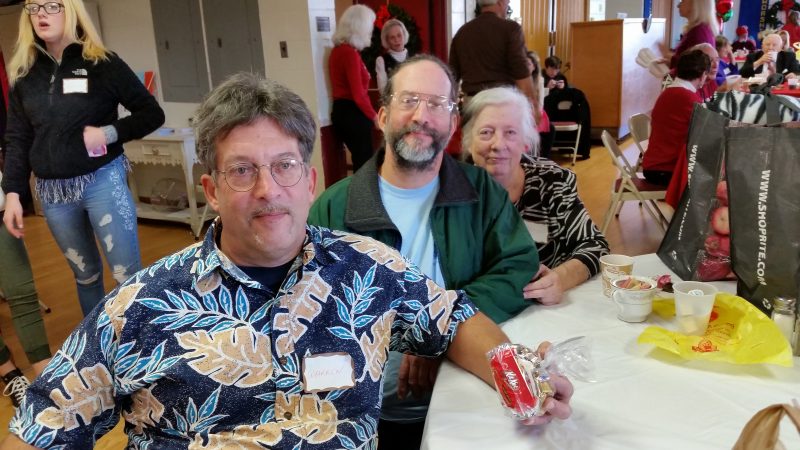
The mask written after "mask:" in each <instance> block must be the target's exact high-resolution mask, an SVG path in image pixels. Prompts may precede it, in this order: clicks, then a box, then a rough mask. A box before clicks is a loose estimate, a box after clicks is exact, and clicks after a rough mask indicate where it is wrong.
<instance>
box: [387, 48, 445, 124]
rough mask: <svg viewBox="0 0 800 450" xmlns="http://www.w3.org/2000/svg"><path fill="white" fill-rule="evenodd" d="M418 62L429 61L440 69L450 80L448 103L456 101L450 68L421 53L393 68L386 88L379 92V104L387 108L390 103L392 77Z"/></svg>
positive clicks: (435, 58) (392, 88) (433, 57)
mask: <svg viewBox="0 0 800 450" xmlns="http://www.w3.org/2000/svg"><path fill="white" fill-rule="evenodd" d="M420 61H430V62H432V63H434V64H436V65H437V66H439V68H440V69H442V72H444V73H445V75H447V79H448V80H450V101H452V102H456V101H458V85H457V84H456V78H455V76H454V75H453V71H452V70H450V66H448V65H447V64H445V63H444V62H442V60H441V59H439V58H437V57H435V56H433V55H428V54H425V53H421V54H419V55H415V56H412V57H411V58H408V59H407V60H405V61H403V62H401V63H400V64H398V65H397V67H395V68H394V70H392V73H391V74H390V75H389V79H388V80H387V81H386V86H384V88H383V92H381V104H382V105H383V106H389V104H390V103H391V102H392V94H394V77H396V76H397V74H398V73H400V71H401V70H403V68H405V67H408V66H410V65H413V64H416V63H418V62H420ZM453 111H457V109H456V108H453Z"/></svg>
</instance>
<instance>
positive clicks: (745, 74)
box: [739, 51, 764, 78]
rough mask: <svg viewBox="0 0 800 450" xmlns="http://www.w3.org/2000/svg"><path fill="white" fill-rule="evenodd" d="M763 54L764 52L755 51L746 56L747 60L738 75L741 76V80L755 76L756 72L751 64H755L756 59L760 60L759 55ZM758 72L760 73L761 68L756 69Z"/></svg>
mask: <svg viewBox="0 0 800 450" xmlns="http://www.w3.org/2000/svg"><path fill="white" fill-rule="evenodd" d="M763 54H764V52H762V51H757V52H755V53H750V54H749V55H747V58H746V59H745V61H744V65H743V66H742V70H740V71H739V73H740V74H741V75H742V78H750V77H752V76H755V74H756V70H755V68H754V67H753V64H754V63H755V62H756V60H757V59H758V58H761V55H763ZM758 71H759V72H761V67H759V68H758Z"/></svg>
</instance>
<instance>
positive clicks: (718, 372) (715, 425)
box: [422, 254, 800, 450]
mask: <svg viewBox="0 0 800 450" xmlns="http://www.w3.org/2000/svg"><path fill="white" fill-rule="evenodd" d="M635 259H636V262H635V264H634V273H635V274H637V275H646V276H650V275H660V274H666V273H670V274H671V272H670V271H669V270H668V269H667V268H666V267H665V266H664V265H663V264H662V263H661V261H660V260H659V259H658V258H657V257H656V255H654V254H651V255H644V256H638V257H636V258H635ZM677 280H678V278H677V277H676V276H674V274H673V281H677ZM715 284H717V287H719V288H721V289H722V290H726V291H729V292H730V291H735V286H734V283H732V282H723V283H715ZM654 324H655V325H660V326H664V327H666V328H675V327H676V325H675V324H674V323H672V321H667V320H663V319H661V318H659V317H657V316H656V315H655V314H651V315H650V317H649V318H648V320H647V321H646V322H644V323H641V324H629V323H625V322H622V321H620V320H619V319H617V318H616V306H615V305H614V304H613V302H612V301H611V300H610V299H608V298H606V297H604V296H603V294H602V290H601V281H600V279H599V277H595V278H594V279H592V280H590V281H588V282H587V283H585V284H583V285H582V286H579V287H577V288H575V289H573V290H571V291H569V292H568V293H567V294H566V299H565V300H564V302H562V304H560V305H557V306H554V307H543V306H540V305H533V306H531V307H530V308H528V309H526V310H525V311H523V312H522V313H521V314H520V315H519V316H518V317H516V318H514V319H512V320H510V321H508V322H505V323H504V324H503V325H502V327H503V329H504V330H505V332H506V333H507V334H508V335H509V337H510V338H511V340H512V341H513V342H518V343H523V344H526V345H528V346H530V347H535V346H536V345H538V343H539V342H540V341H542V340H550V341H561V340H564V339H567V338H570V337H573V336H581V335H585V336H589V337H590V338H591V339H592V340H593V357H594V360H595V366H596V374H595V378H596V379H597V381H596V382H594V383H587V382H582V381H574V385H575V395H574V397H573V400H572V408H573V415H572V417H571V418H570V419H568V420H566V421H561V422H560V421H553V422H552V423H551V424H549V425H546V426H542V427H524V426H521V425H518V424H517V423H516V422H515V421H514V420H513V419H511V418H509V417H507V416H506V415H505V413H504V411H503V408H502V407H501V406H500V403H499V400H498V398H497V394H496V393H495V392H494V390H493V389H492V388H490V387H489V386H488V385H486V384H484V383H483V382H482V381H480V380H479V379H478V378H476V377H474V376H473V375H471V374H469V373H467V372H465V371H464V370H462V369H460V368H458V367H456V366H454V365H453V364H452V363H449V362H446V363H445V364H443V365H442V368H441V370H440V372H439V377H438V379H437V381H436V387H435V389H434V391H433V398H432V400H431V407H430V410H429V412H428V419H427V422H426V425H425V434H424V437H423V445H422V448H423V449H428V450H442V449H459V450H466V449H476V450H489V449H503V450H513V449H533V448H536V449H544V448H554V449H570V448H574V449H614V450H618V449H637V450H638V449H648V450H649V449H681V450H685V449H722V448H731V447H732V446H733V444H734V442H736V439H737V438H738V436H739V433H740V432H741V430H742V428H743V427H744V425H745V423H747V421H748V420H749V419H750V418H751V417H752V416H753V415H754V414H755V413H756V412H757V411H758V410H760V409H762V408H764V407H766V406H768V405H771V404H774V403H788V402H790V401H791V399H792V397H800V358H798V357H795V358H794V363H795V367H793V368H785V367H779V366H773V365H746V366H745V365H734V364H726V363H711V362H703V361H687V360H683V359H680V358H679V357H677V356H674V355H672V354H671V353H668V352H666V351H663V350H660V349H657V348H654V347H653V346H650V345H639V344H637V343H636V338H637V337H638V336H639V334H640V333H641V332H642V331H643V330H644V329H645V328H646V327H647V326H648V325H654ZM782 431H783V432H782V433H781V436H782V439H783V441H784V443H785V444H786V448H792V449H800V438H798V435H797V432H796V431H794V429H793V427H792V429H790V428H789V423H788V421H787V420H786V419H784V421H783V422H782Z"/></svg>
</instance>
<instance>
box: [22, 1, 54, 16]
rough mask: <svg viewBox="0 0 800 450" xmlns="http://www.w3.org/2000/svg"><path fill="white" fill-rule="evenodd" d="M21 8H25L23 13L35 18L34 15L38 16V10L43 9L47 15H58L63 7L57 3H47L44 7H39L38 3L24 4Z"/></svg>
mask: <svg viewBox="0 0 800 450" xmlns="http://www.w3.org/2000/svg"><path fill="white" fill-rule="evenodd" d="M23 8H25V12H27V13H28V14H29V15H31V16H35V15H36V14H39V10H40V9H44V12H46V13H47V14H58V13H60V12H61V10H62V9H64V5H62V4H61V3H57V2H47V3H45V4H44V5H40V4H38V3H26V4H25V6H23Z"/></svg>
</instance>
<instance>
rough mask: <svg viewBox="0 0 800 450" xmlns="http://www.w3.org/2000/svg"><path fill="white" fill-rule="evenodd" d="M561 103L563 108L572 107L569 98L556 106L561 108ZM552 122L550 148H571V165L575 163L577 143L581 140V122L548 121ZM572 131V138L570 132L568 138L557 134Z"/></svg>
mask: <svg viewBox="0 0 800 450" xmlns="http://www.w3.org/2000/svg"><path fill="white" fill-rule="evenodd" d="M562 104H563V105H564V106H565V108H564V109H570V108H571V107H572V102H571V101H569V100H564V101H561V102H559V103H558V108H559V109H561V106H562ZM550 123H552V124H553V128H554V129H555V130H556V132H555V135H554V137H553V146H552V147H551V148H552V150H571V151H572V165H573V166H574V165H575V161H576V160H577V159H578V145H579V144H580V141H581V124H579V123H577V122H550ZM568 131H569V132H574V133H575V139H574V140H573V139H572V137H571V134H570V137H569V138H564V137H561V136H559V132H560V133H561V134H562V135H563V134H564V133H565V132H568Z"/></svg>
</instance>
